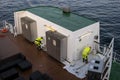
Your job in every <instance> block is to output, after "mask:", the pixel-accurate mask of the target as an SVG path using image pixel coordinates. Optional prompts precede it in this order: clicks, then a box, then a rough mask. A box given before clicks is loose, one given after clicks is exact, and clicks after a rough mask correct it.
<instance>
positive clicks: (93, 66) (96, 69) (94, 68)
mask: <svg viewBox="0 0 120 80" xmlns="http://www.w3.org/2000/svg"><path fill="white" fill-rule="evenodd" d="M103 69H104V61H103V60H95V59H94V60H91V61H90V64H89V68H88V80H101V77H102V74H103Z"/></svg>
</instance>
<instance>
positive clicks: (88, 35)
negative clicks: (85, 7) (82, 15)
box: [71, 22, 100, 60]
mask: <svg viewBox="0 0 120 80" xmlns="http://www.w3.org/2000/svg"><path fill="white" fill-rule="evenodd" d="M73 34H74V37H73V39H72V43H74V44H72V45H74V46H73V48H74V50H73V52H72V53H71V55H72V54H74V55H73V60H77V59H80V58H81V53H82V50H83V49H84V47H85V46H87V45H89V46H91V47H92V50H93V49H94V48H95V42H94V36H95V35H98V40H97V42H99V37H100V36H99V22H96V23H94V24H92V25H90V26H87V27H84V28H82V29H80V30H77V31H75V32H74V33H73ZM83 35H84V36H83ZM80 39H81V41H79V40H80Z"/></svg>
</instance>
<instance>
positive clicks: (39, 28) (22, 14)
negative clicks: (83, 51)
mask: <svg viewBox="0 0 120 80" xmlns="http://www.w3.org/2000/svg"><path fill="white" fill-rule="evenodd" d="M22 17H29V18H31V19H33V20H35V21H36V23H37V35H38V36H37V37H40V36H43V37H44V39H45V40H46V36H45V32H46V31H48V29H47V28H46V27H45V26H44V25H47V26H51V27H52V28H53V29H55V30H56V31H58V32H59V33H61V34H63V35H65V36H67V37H68V39H67V40H68V43H67V44H68V45H67V46H68V49H67V50H68V51H67V54H68V58H67V59H69V58H71V57H69V53H70V52H71V50H72V49H71V48H70V45H69V44H70V43H71V39H72V38H71V35H72V33H73V32H72V31H70V30H68V29H65V28H63V27H61V26H59V25H57V24H55V23H53V22H50V21H48V20H46V19H44V18H42V17H39V16H37V15H34V14H32V13H30V12H28V11H22V12H21V11H20V12H15V13H14V18H15V26H16V28H17V34H22V28H21V18H22ZM44 42H45V43H44V44H45V45H46V41H44ZM69 61H71V59H69Z"/></svg>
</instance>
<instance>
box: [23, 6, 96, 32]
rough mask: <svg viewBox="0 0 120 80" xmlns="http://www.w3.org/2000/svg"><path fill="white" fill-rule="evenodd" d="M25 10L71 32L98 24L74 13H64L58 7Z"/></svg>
mask: <svg viewBox="0 0 120 80" xmlns="http://www.w3.org/2000/svg"><path fill="white" fill-rule="evenodd" d="M24 10H26V11H29V12H31V13H33V14H35V15H38V16H40V17H42V18H44V19H47V20H49V21H51V22H53V23H55V24H57V25H60V26H62V27H64V28H66V29H68V30H71V31H76V30H78V29H80V28H83V27H86V26H88V25H91V24H93V23H95V22H96V21H93V20H90V19H88V18H84V17H82V16H79V15H76V14H73V13H70V14H69V13H63V10H62V9H60V8H57V7H50V6H48V7H46V6H39V7H33V8H28V9H24Z"/></svg>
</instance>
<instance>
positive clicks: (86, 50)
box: [82, 47, 91, 59]
mask: <svg viewBox="0 0 120 80" xmlns="http://www.w3.org/2000/svg"><path fill="white" fill-rule="evenodd" d="M90 50H91V48H90V47H85V48H84V49H83V52H82V58H84V59H87V57H88V55H89V53H90Z"/></svg>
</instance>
